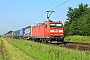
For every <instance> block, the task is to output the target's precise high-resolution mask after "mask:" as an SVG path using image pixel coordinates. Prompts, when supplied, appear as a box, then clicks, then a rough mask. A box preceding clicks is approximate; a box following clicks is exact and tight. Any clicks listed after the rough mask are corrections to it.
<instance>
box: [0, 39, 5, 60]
mask: <svg viewBox="0 0 90 60" xmlns="http://www.w3.org/2000/svg"><path fill="white" fill-rule="evenodd" d="M3 59H4V58H3V55H2V40H1V38H0V60H3Z"/></svg>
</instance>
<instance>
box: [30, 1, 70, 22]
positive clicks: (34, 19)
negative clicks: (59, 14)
mask: <svg viewBox="0 0 90 60" xmlns="http://www.w3.org/2000/svg"><path fill="white" fill-rule="evenodd" d="M68 1H70V0H66V1H65V2H63V3H61V4H60V5H58V6H56V7H54V8H52V9H51V10H54V9H56V8H58V7H60V6H62V5H63V4H65V3H67V2H68ZM55 2H57V0H55V1H54V2H53V3H51V4H50V5H49V6H51V5H53V4H54V3H55ZM49 6H48V7H49ZM48 7H46V8H48ZM46 8H45V9H46ZM41 12H42V11H41ZM39 14H40V13H39ZM45 14H46V13H43V14H41V15H39V16H38V17H36V18H34V19H33V20H31V21H34V20H36V19H38V18H40V17H42V16H43V15H45Z"/></svg>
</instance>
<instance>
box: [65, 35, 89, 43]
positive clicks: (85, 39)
mask: <svg viewBox="0 0 90 60" xmlns="http://www.w3.org/2000/svg"><path fill="white" fill-rule="evenodd" d="M65 41H69V42H85V43H90V36H68V37H65Z"/></svg>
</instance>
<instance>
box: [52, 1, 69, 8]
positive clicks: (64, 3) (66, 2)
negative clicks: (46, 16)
mask: <svg viewBox="0 0 90 60" xmlns="http://www.w3.org/2000/svg"><path fill="white" fill-rule="evenodd" d="M68 1H70V0H66V1H65V2H63V3H61V4H60V5H58V6H56V7H54V8H52V9H51V10H54V9H56V8H58V7H60V6H61V5H63V4H65V3H67V2H68Z"/></svg>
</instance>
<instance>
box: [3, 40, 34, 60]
mask: <svg viewBox="0 0 90 60" xmlns="http://www.w3.org/2000/svg"><path fill="white" fill-rule="evenodd" d="M3 42H4V46H5V53H6V55H7V57H8V60H34V59H33V58H32V57H30V56H28V55H26V54H25V53H23V52H22V51H20V50H19V49H18V48H16V47H15V46H14V45H12V44H10V43H9V42H8V41H7V39H3Z"/></svg>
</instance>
